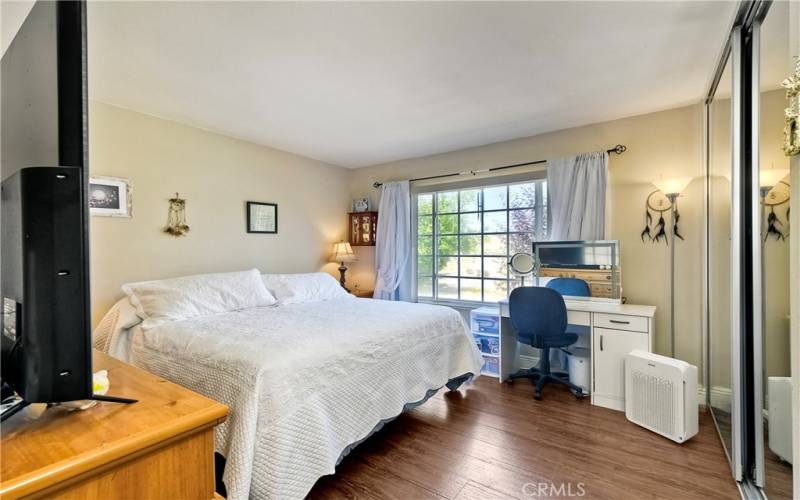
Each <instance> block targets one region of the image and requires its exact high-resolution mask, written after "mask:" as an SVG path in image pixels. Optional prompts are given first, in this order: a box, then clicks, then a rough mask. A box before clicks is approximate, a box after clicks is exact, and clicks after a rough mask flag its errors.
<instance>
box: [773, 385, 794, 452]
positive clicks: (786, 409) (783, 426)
mask: <svg viewBox="0 0 800 500" xmlns="http://www.w3.org/2000/svg"><path fill="white" fill-rule="evenodd" d="M767 391H768V392H767V394H768V395H769V404H768V405H767V410H768V412H769V413H768V418H769V427H768V429H769V432H768V441H769V449H770V450H772V451H773V452H775V454H776V455H778V456H779V457H780V458H781V460H783V461H785V462H789V463H792V379H791V378H789V377H769V378H768V379H767Z"/></svg>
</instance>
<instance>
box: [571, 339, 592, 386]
mask: <svg viewBox="0 0 800 500" xmlns="http://www.w3.org/2000/svg"><path fill="white" fill-rule="evenodd" d="M569 352H570V354H568V355H567V365H568V366H569V381H570V382H572V383H573V384H575V385H577V386H579V387H581V388H582V389H583V392H586V393H588V392H589V386H590V383H589V382H590V380H591V373H592V369H591V364H592V361H591V355H590V351H589V349H586V348H583V347H573V348H571V349H570V350H569Z"/></svg>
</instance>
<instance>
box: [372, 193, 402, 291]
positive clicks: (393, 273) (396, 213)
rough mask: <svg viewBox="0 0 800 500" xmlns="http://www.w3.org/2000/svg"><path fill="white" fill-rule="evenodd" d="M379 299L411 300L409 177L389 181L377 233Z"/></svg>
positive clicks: (382, 200) (381, 202) (380, 207)
mask: <svg viewBox="0 0 800 500" xmlns="http://www.w3.org/2000/svg"><path fill="white" fill-rule="evenodd" d="M375 274H376V278H375V293H374V295H373V297H374V298H376V299H384V300H411V197H410V194H409V183H408V181H398V182H386V183H384V184H383V187H382V188H381V201H380V203H378V230H377V234H376V236H375Z"/></svg>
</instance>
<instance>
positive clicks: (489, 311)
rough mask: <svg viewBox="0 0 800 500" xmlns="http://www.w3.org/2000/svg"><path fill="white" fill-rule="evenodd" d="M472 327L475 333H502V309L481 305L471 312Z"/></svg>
mask: <svg viewBox="0 0 800 500" xmlns="http://www.w3.org/2000/svg"><path fill="white" fill-rule="evenodd" d="M469 318H470V329H471V330H472V331H473V332H474V333H483V334H489V335H499V334H500V310H499V309H497V308H494V307H479V308H477V309H473V310H472V311H471V312H470V313H469Z"/></svg>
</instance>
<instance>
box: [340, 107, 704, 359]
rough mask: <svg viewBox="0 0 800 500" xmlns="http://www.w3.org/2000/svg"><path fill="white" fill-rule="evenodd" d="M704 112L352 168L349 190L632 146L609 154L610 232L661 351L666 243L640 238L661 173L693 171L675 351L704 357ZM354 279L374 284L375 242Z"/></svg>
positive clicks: (630, 294)
mask: <svg viewBox="0 0 800 500" xmlns="http://www.w3.org/2000/svg"><path fill="white" fill-rule="evenodd" d="M702 137H703V115H702V108H701V106H700V105H694V106H687V107H683V108H679V109H674V110H669V111H663V112H659V113H652V114H647V115H641V116H636V117H631V118H625V119H622V120H616V121H611V122H605V123H600V124H595V125H589V126H584V127H579V128H573V129H569V130H562V131H558V132H552V133H548V134H543V135H539V136H535V137H529V138H525V139H518V140H514V141H508V142H503V143H498V144H491V145H487V146H482V147H477V148H471V149H466V150H462V151H456V152H452V153H446V154H441V155H436V156H430V157H425V158H416V159H411V160H405V161H398V162H393V163H389V164H385V165H379V166H375V167H368V168H363V169H358V170H355V171H353V173H352V174H351V175H350V194H351V195H352V196H354V197H355V196H361V195H368V196H370V198H371V199H372V202H373V203H377V201H378V191H377V190H376V189H374V188H372V187H371V184H372V182H373V181H375V180H380V181H384V180H399V179H408V178H412V177H418V176H425V175H435V174H437V173H448V172H459V171H466V170H471V169H480V168H487V167H493V166H499V165H505V164H511V163H518V162H524V161H530V160H537V159H543V158H553V157H558V156H565V155H572V154H575V153H581V152H585V151H593V150H598V149H606V148H608V147H611V146H613V145H615V144H617V143H621V144H625V145H626V146H628V151H627V152H626V153H625V154H623V155H620V156H617V155H611V160H610V168H609V170H610V183H611V187H610V202H611V210H610V212H611V214H610V221H609V226H608V233H609V235H610V237H611V238H614V239H619V240H620V241H621V245H622V268H623V272H622V273H623V288H624V295H625V296H626V297H627V298H628V301H629V302H630V303H634V304H652V305H655V306H657V308H658V310H657V313H656V342H655V346H656V351H657V352H660V353H667V352H668V350H669V299H670V290H669V248H668V247H667V246H665V245H664V244H663V243H661V244H653V243H649V242H648V243H642V241H641V240H640V238H639V233H640V232H641V230H642V228H643V227H644V204H645V199H646V197H647V195H648V194H649V193H650V192H651V191H653V190H654V189H655V187H654V186H653V185H652V183H651V181H653V180H655V179H657V178H658V177H659V175H663V176H664V177H665V178H669V177H684V176H688V177H693V178H695V180H694V181H693V182H692V183H691V184H690V185H689V187H688V188H687V189H686V191H685V192H684V195H683V196H682V197H681V198H680V200H679V207H680V212H681V230H682V233H683V235H684V237H685V238H686V240H685V241H680V242H679V243H678V246H677V248H676V287H677V289H678V293H677V297H676V300H677V302H676V307H677V310H678V311H679V314H678V319H677V322H676V326H677V328H676V332H677V334H676V335H677V339H678V342H677V355H678V357H680V358H682V359H685V360H687V361H689V362H690V363H693V364H695V365H698V366H699V365H700V364H701V350H702V347H701V345H702V341H701V339H702V335H701V331H702V330H701V327H702V314H701V313H702V270H703V261H702V258H703V255H702V248H703V246H702V241H703V236H704V235H703V217H702V215H703V179H702V176H703V174H704V167H703V148H702ZM356 252H357V253H358V256H359V258H360V261H359V262H357V263H355V264H354V265H353V266H351V268H352V272H351V276H350V278H351V280H353V281H355V282H357V283H358V284H359V285H360V286H362V287H371V286H372V282H373V279H374V274H373V265H374V261H373V257H374V249H373V248H371V247H361V248H359V249H357V250H356Z"/></svg>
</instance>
